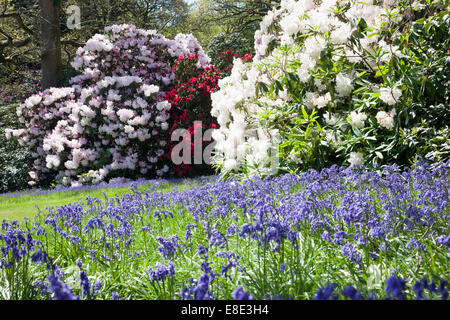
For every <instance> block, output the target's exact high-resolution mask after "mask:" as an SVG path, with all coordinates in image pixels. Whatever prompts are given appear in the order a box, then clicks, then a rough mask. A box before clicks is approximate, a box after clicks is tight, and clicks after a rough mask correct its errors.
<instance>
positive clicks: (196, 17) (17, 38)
mask: <svg viewBox="0 0 450 320" xmlns="http://www.w3.org/2000/svg"><path fill="white" fill-rule="evenodd" d="M40 2H45V1H42V0H41V1H39V0H0V70H1V74H2V75H1V76H2V78H4V77H5V76H6V77H8V76H9V75H10V71H11V69H14V68H16V67H17V66H24V65H27V66H28V65H30V64H34V65H37V64H39V63H40V57H41V54H40V50H39V45H40V42H39V41H40V32H41V29H40V18H41V14H40V10H39V6H40ZM50 2H51V0H50ZM278 2H279V0H276V1H270V0H245V1H237V0H57V1H55V0H53V3H54V4H55V5H57V6H59V8H60V13H59V28H60V45H61V52H62V64H63V66H68V63H69V62H70V61H71V59H72V58H73V56H74V54H75V51H76V49H77V48H78V47H79V46H81V45H82V44H83V43H84V42H85V41H86V40H87V39H89V38H90V37H92V36H93V35H94V34H96V33H101V32H102V31H103V29H104V28H105V27H106V26H108V25H112V24H122V23H128V24H134V25H136V26H137V27H138V28H143V29H156V30H157V31H158V32H159V33H162V34H164V35H166V36H168V37H173V36H174V35H175V34H177V33H180V32H182V33H192V34H194V36H196V37H197V38H198V39H199V41H200V43H201V45H202V46H203V47H205V48H208V46H209V45H210V43H211V40H213V38H214V37H215V36H218V38H216V39H215V41H213V43H217V44H222V46H223V45H225V44H226V45H231V46H232V47H233V45H234V46H236V48H240V49H241V51H249V50H251V49H252V47H253V35H254V32H255V30H256V29H257V28H258V26H259V22H260V21H261V19H262V17H263V16H264V15H265V14H266V12H267V11H268V10H269V9H270V8H271V7H272V6H273V5H276V4H277V3H278ZM71 5H77V6H79V7H80V9H81V26H80V27H81V28H80V29H73V30H70V29H69V28H68V27H67V19H68V14H67V12H66V10H67V8H68V7H69V6H71ZM234 39H240V41H239V43H237V42H236V41H234ZM212 45H213V46H214V44H212ZM231 49H233V48H231ZM213 55H214V54H213ZM66 72H67V70H66ZM5 81H8V79H3V81H2V82H5Z"/></svg>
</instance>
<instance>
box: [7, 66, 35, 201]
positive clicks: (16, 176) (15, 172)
mask: <svg viewBox="0 0 450 320" xmlns="http://www.w3.org/2000/svg"><path fill="white" fill-rule="evenodd" d="M26 68H27V69H26V70H25V69H19V68H16V69H13V70H2V73H3V74H4V77H3V79H2V80H3V81H2V82H1V83H0V86H1V90H0V193H4V192H9V191H16V190H20V189H23V188H25V187H26V186H27V182H28V180H29V178H30V177H29V175H28V171H29V169H30V165H31V161H30V159H31V157H30V154H31V152H30V151H29V148H28V147H27V146H20V145H19V144H18V142H17V141H8V140H6V137H5V129H6V128H15V129H17V128H19V127H20V123H19V122H18V120H17V115H16V107H17V105H18V104H20V103H23V102H24V101H25V99H27V98H28V97H30V96H31V95H33V94H35V93H37V92H38V91H40V90H41V85H40V80H39V79H40V71H39V70H38V68H37V67H36V66H34V65H31V66H30V65H27V66H26ZM8 71H9V74H8V75H6V73H7V72H8Z"/></svg>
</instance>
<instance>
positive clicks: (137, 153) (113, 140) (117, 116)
mask: <svg viewBox="0 0 450 320" xmlns="http://www.w3.org/2000/svg"><path fill="white" fill-rule="evenodd" d="M105 31H106V34H104V35H100V34H97V35H95V36H94V37H93V38H92V39H90V40H89V41H87V43H86V45H85V46H84V47H83V48H79V49H78V51H77V56H76V57H75V59H74V61H73V62H72V66H73V67H74V68H75V69H76V70H79V71H80V72H81V74H80V75H78V76H75V77H73V78H72V79H71V81H70V83H71V84H72V86H71V87H67V88H51V89H49V90H46V91H44V92H41V93H39V94H37V95H34V96H31V97H30V98H28V99H27V100H26V101H25V103H24V104H22V105H20V107H19V108H18V109H17V113H18V115H19V120H20V121H21V122H22V123H23V124H24V125H25V128H22V129H18V130H12V129H7V130H6V135H7V136H8V137H12V136H14V137H18V138H19V142H20V143H21V144H28V145H30V147H31V148H32V149H33V150H34V152H33V154H32V155H33V158H34V170H33V171H32V172H30V176H31V178H32V181H31V184H33V183H36V182H40V183H45V182H50V181H56V182H57V183H61V182H62V183H64V184H70V183H72V184H79V183H88V182H92V183H97V182H99V181H102V180H104V179H105V178H107V177H108V178H110V177H116V176H123V175H127V176H128V177H131V178H132V177H135V176H136V175H144V176H145V175H146V176H152V175H158V176H162V175H163V174H165V173H167V172H168V171H169V166H168V164H169V163H168V161H167V157H166V155H167V154H168V151H169V150H168V146H167V138H168V137H169V136H168V129H169V122H168V121H169V118H170V113H169V111H170V109H171V105H170V103H169V102H167V101H166V100H165V98H166V91H170V90H171V89H172V87H173V85H174V84H175V82H176V81H177V79H176V76H175V73H174V71H173V66H174V65H175V63H176V62H177V59H178V58H179V57H180V56H183V55H187V56H189V55H197V58H196V64H195V65H194V66H193V68H194V69H196V74H198V73H200V72H201V70H202V69H204V68H205V67H206V66H207V64H208V62H209V58H208V57H207V56H206V55H205V54H204V53H203V50H202V49H201V47H200V45H199V44H198V42H197V41H196V39H195V38H193V37H192V36H191V35H188V36H186V35H182V34H180V35H177V36H176V38H175V40H168V39H166V38H165V37H163V36H162V35H159V34H156V32H154V31H145V30H140V29H136V28H135V27H134V26H131V25H121V26H117V25H115V26H112V27H108V28H106V29H105ZM187 72H188V71H187V70H186V73H187Z"/></svg>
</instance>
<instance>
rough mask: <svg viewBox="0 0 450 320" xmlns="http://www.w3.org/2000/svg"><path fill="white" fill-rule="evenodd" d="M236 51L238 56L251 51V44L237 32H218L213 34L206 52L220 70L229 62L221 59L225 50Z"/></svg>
mask: <svg viewBox="0 0 450 320" xmlns="http://www.w3.org/2000/svg"><path fill="white" fill-rule="evenodd" d="M227 51H228V53H230V52H231V53H233V54H234V53H236V55H238V56H244V55H245V54H251V53H253V44H252V43H251V42H249V41H248V40H247V39H245V38H242V37H241V36H240V34H239V33H235V32H233V33H230V34H228V33H225V32H223V33H219V34H218V35H215V36H214V37H213V38H212V39H211V41H210V42H209V44H208V48H207V51H206V52H207V53H208V56H209V57H210V58H211V61H212V62H213V63H214V64H215V65H217V67H218V68H219V69H220V70H225V69H226V67H227V66H228V64H229V62H228V61H227V60H224V59H223V55H224V53H225V52H227Z"/></svg>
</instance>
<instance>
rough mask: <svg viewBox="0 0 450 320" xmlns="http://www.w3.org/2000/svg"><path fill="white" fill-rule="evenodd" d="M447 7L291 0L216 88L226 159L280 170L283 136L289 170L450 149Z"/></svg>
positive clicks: (229, 164)
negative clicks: (249, 58) (247, 59)
mask: <svg viewBox="0 0 450 320" xmlns="http://www.w3.org/2000/svg"><path fill="white" fill-rule="evenodd" d="M446 8H448V2H447V1H435V2H433V3H429V2H425V1H416V2H414V3H412V4H410V2H409V1H400V2H398V3H397V2H396V1H384V2H383V3H381V4H380V2H379V1H373V2H371V3H369V4H365V3H360V2H357V1H340V2H337V1H334V0H329V1H320V2H319V4H316V3H315V2H313V1H311V0H307V1H294V0H287V1H283V2H282V3H281V6H280V7H279V8H278V9H274V10H273V11H270V12H269V13H268V15H267V16H266V17H265V18H264V19H263V21H262V22H261V29H260V30H259V31H257V32H256V34H255V58H254V62H253V63H243V62H242V60H240V59H237V60H236V61H235V62H234V67H233V70H232V73H231V75H230V76H229V77H227V78H225V79H223V80H221V81H220V82H219V87H220V88H221V90H219V91H218V92H216V93H214V94H213V95H212V100H213V110H212V114H213V115H214V116H215V117H217V121H218V124H219V125H220V129H219V130H216V131H215V132H214V136H213V137H214V139H215V140H216V141H217V145H216V151H217V157H216V159H215V165H216V166H217V167H219V168H221V169H222V172H223V174H224V175H229V174H232V173H234V172H242V173H244V174H249V175H253V174H257V175H262V176H264V175H268V174H271V173H273V163H272V162H270V161H268V160H269V159H273V158H274V157H277V156H276V155H275V156H270V153H271V151H276V149H277V146H278V151H279V157H277V158H278V159H279V164H277V169H280V170H281V171H286V172H292V171H298V170H302V169H305V168H321V167H324V166H326V165H331V164H333V163H337V164H345V163H350V164H351V165H357V164H366V165H369V166H372V165H373V166H375V165H379V164H385V163H390V162H395V163H398V164H400V165H406V164H409V163H410V162H411V161H413V160H414V158H415V157H417V156H421V157H425V158H428V159H430V160H446V159H449V153H448V152H449V144H448V141H449V140H448V137H449V129H448V126H447V125H446V124H445V120H444V119H446V117H447V116H448V110H449V109H448V96H449V95H448V92H449V90H448V88H449V87H448V83H449V81H448V74H449V72H448V66H449V62H448V61H449V60H448V57H447V53H446V52H447V48H448V41H449V40H448V39H449V36H448V35H449V11H448V9H446ZM428 34H429V36H427V35H428ZM432 119H434V120H432ZM419 133H420V134H424V133H425V134H426V136H425V137H424V138H422V137H420V136H419ZM272 154H273V153H272Z"/></svg>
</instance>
